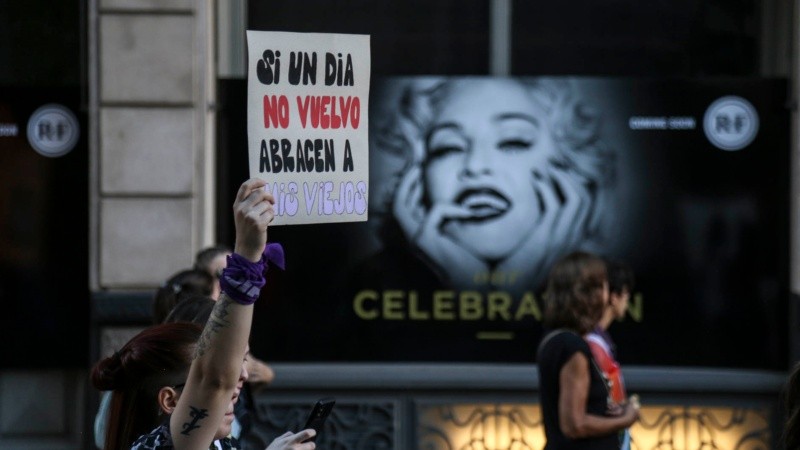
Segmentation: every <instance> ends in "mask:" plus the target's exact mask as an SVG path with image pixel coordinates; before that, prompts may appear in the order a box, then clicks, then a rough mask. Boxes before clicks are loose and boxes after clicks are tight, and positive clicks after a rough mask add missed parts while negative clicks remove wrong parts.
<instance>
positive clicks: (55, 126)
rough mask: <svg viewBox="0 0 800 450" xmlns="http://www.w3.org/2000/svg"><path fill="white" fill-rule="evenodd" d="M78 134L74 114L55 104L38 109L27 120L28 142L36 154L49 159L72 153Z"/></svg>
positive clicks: (78, 129) (78, 130)
mask: <svg viewBox="0 0 800 450" xmlns="http://www.w3.org/2000/svg"><path fill="white" fill-rule="evenodd" d="M80 132H81V129H80V124H79V123H78V118H77V117H75V114H73V113H72V111H70V110H69V109H67V108H66V107H64V106H61V105H57V104H55V103H50V104H47V105H44V106H41V107H39V109H37V110H36V111H34V112H33V114H32V115H31V118H30V119H29V120H28V142H29V143H30V144H31V147H33V149H34V150H36V153H38V154H40V155H42V156H47V157H50V158H55V157H58V156H63V155H66V154H67V153H69V152H70V151H72V149H73V148H75V144H77V143H78V137H79V136H80Z"/></svg>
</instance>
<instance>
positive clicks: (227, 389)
mask: <svg viewBox="0 0 800 450" xmlns="http://www.w3.org/2000/svg"><path fill="white" fill-rule="evenodd" d="M265 184H266V183H265V182H264V181H262V180H258V179H251V180H248V181H246V182H245V183H244V184H242V186H241V187H240V188H239V192H238V193H237V194H236V201H235V202H234V205H233V210H234V221H235V224H236V246H235V249H234V252H235V253H236V254H238V255H239V256H242V257H243V258H245V259H247V260H248V261H251V262H254V263H255V262H258V261H260V260H261V253H262V251H263V250H264V246H265V245H266V241H267V226H268V225H269V223H270V222H271V221H272V219H273V217H274V212H273V209H272V208H273V205H274V203H275V199H274V198H273V196H272V195H271V194H268V193H266V192H264V190H263V187H264V185H265ZM226 270H228V269H226ZM252 315H253V305H252V304H249V305H246V304H241V303H239V302H237V301H234V300H233V299H232V298H231V297H230V296H229V295H228V294H225V293H223V294H221V295H220V298H219V300H218V301H217V304H216V305H215V306H214V310H213V311H212V313H211V317H210V318H209V319H208V322H207V323H206V326H205V328H204V330H203V333H202V335H201V337H200V340H199V341H198V343H197V350H196V352H195V359H194V361H192V366H191V369H190V370H189V376H188V378H187V381H186V386H185V388H184V390H183V392H182V394H181V396H180V398H179V400H178V404H177V406H176V408H175V411H174V412H173V413H172V416H171V418H170V431H171V434H172V440H173V443H174V445H175V449H176V450H206V449H208V447H209V445H211V442H212V441H213V440H214V439H215V434H217V431H218V429H219V428H220V425H221V424H222V421H223V419H224V417H225V415H226V413H232V411H233V398H234V396H235V394H236V390H237V388H239V387H240V378H241V376H242V373H243V368H242V365H243V360H244V356H245V353H246V351H247V350H246V349H247V342H248V338H249V336H250V325H251V321H252ZM216 438H219V436H216Z"/></svg>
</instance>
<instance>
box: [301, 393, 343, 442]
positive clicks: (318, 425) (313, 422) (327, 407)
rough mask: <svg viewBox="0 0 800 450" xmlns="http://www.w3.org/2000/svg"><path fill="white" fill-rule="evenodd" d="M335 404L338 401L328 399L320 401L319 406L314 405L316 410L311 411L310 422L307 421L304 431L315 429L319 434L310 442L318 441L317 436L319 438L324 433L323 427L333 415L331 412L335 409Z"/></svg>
mask: <svg viewBox="0 0 800 450" xmlns="http://www.w3.org/2000/svg"><path fill="white" fill-rule="evenodd" d="M335 404H336V400H334V399H332V398H330V397H327V398H323V399H320V400H318V401H317V404H316V405H314V408H313V409H311V414H309V415H308V420H306V426H304V427H303V429H304V430H305V429H307V428H313V429H314V431H316V432H317V434H316V435H315V436H314V437H312V438H311V439H309V441H315V440H316V439H317V436H319V434H320V433H322V426H323V425H324V424H325V419H327V418H328V416H329V415H330V413H331V410H332V409H333V405H335ZM306 442H308V441H306Z"/></svg>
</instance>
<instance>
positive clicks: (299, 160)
mask: <svg viewBox="0 0 800 450" xmlns="http://www.w3.org/2000/svg"><path fill="white" fill-rule="evenodd" d="M247 43H248V51H249V55H250V58H249V67H248V86H247V98H248V102H247V131H248V148H249V165H250V176H251V177H256V178H263V179H266V180H267V181H268V182H269V184H268V188H269V190H270V191H271V192H272V193H273V194H274V195H275V199H276V203H275V220H274V223H273V224H274V225H290V224H304V223H331V222H361V221H365V220H367V217H368V215H367V197H368V196H369V193H368V188H369V185H368V183H369V143H368V139H367V135H368V129H369V120H368V118H369V81H370V80H369V79H370V53H369V36H367V35H353V34H328V33H289V32H275V31H248V32H247Z"/></svg>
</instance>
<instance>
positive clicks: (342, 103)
mask: <svg viewBox="0 0 800 450" xmlns="http://www.w3.org/2000/svg"><path fill="white" fill-rule="evenodd" d="M351 101H352V99H351V97H347V100H345V98H344V97H339V109H340V110H341V111H342V126H343V127H344V128H347V119H348V117H347V115H348V114H349V113H350V102H351Z"/></svg>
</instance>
